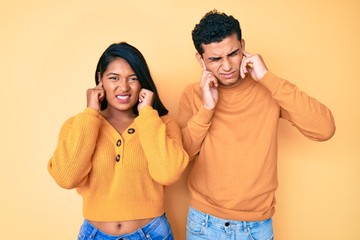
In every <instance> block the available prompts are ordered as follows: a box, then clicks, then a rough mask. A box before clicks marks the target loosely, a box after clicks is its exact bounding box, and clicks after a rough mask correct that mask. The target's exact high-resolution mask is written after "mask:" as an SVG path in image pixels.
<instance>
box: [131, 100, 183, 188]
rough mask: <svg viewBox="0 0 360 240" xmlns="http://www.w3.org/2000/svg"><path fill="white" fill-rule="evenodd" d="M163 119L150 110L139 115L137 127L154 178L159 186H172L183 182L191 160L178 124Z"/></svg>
mask: <svg viewBox="0 0 360 240" xmlns="http://www.w3.org/2000/svg"><path fill="white" fill-rule="evenodd" d="M163 119H164V120H163ZM163 119H162V118H160V117H159V116H158V113H157V111H155V110H154V109H152V108H151V107H146V108H143V109H142V110H141V111H140V112H139V116H138V117H137V118H136V119H135V123H136V126H137V127H138V129H139V139H140V143H141V146H142V148H143V151H144V153H145V157H146V159H147V162H148V166H149V172H150V175H151V176H152V178H153V179H154V180H155V181H157V182H158V183H160V184H163V185H169V184H171V183H174V182H175V181H176V180H178V179H179V178H180V175H181V173H182V172H183V170H184V169H185V168H186V166H187V164H188V161H189V158H188V155H187V153H186V152H185V150H184V149H183V146H182V140H181V132H180V128H179V127H178V125H177V123H176V122H175V121H174V120H173V119H171V118H170V117H168V116H167V117H163Z"/></svg>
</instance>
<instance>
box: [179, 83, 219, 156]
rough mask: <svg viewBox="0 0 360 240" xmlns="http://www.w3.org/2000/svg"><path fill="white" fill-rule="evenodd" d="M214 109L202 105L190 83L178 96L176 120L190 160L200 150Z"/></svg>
mask: <svg viewBox="0 0 360 240" xmlns="http://www.w3.org/2000/svg"><path fill="white" fill-rule="evenodd" d="M213 114H214V110H208V109H206V108H205V107H204V105H203V103H202V100H201V96H198V95H197V94H196V93H195V92H194V89H193V88H192V85H190V86H188V87H187V88H186V89H185V90H184V93H183V94H182V96H181V98H180V104H179V117H178V122H179V125H180V128H181V130H182V136H183V143H184V148H185V150H186V152H187V153H188V154H189V158H190V160H193V159H194V158H195V157H196V155H197V154H198V153H199V152H200V148H201V145H202V143H203V141H204V139H205V137H206V135H207V133H208V130H209V128H210V126H211V118H212V116H213Z"/></svg>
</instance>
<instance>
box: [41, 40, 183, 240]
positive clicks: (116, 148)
mask: <svg viewBox="0 0 360 240" xmlns="http://www.w3.org/2000/svg"><path fill="white" fill-rule="evenodd" d="M95 81H96V87H94V88H92V89H88V90H87V107H86V108H85V110H84V111H83V112H81V113H79V114H77V115H76V116H73V117H71V118H70V119H68V120H67V121H66V122H65V123H64V125H63V127H62V129H61V131H60V135H59V140H58V144H57V147H56V149H55V152H54V154H53V156H52V157H51V159H50V161H49V163H48V170H49V172H50V174H51V176H52V177H53V178H54V179H55V181H56V182H57V183H58V185H60V186H61V187H63V188H66V189H72V188H76V189H77V192H78V193H79V194H80V195H81V196H82V199H83V215H84V218H85V219H84V223H83V225H82V226H81V229H80V233H79V237H78V239H92V240H93V239H95V240H96V239H105V240H115V239H117V240H119V239H128V240H131V239H161V240H163V239H173V235H172V231H171V227H170V225H169V223H168V221H167V219H166V217H165V214H164V192H163V191H164V185H169V184H171V183H173V182H175V181H176V180H177V179H178V178H179V177H180V175H181V173H182V171H183V170H184V169H185V167H186V166H187V164H188V155H187V154H186V152H185V151H184V150H183V147H182V140H181V132H180V129H179V127H178V125H177V123H176V122H175V120H174V119H172V118H171V117H170V116H168V115H167V113H168V110H167V109H166V108H165V107H164V105H163V104H162V102H161V101H160V98H159V95H158V92H157V90H156V87H155V84H154V82H153V79H152V77H151V75H150V71H149V68H148V66H147V63H146V61H145V59H144V57H143V55H142V54H141V52H140V51H139V50H138V49H136V48H135V47H133V46H131V45H129V44H127V43H125V42H121V43H117V44H112V45H110V46H109V47H108V48H107V49H106V50H105V52H104V53H103V54H102V56H101V57H100V60H99V62H98V65H97V68H96V73H95Z"/></svg>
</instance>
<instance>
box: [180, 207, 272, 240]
mask: <svg viewBox="0 0 360 240" xmlns="http://www.w3.org/2000/svg"><path fill="white" fill-rule="evenodd" d="M186 239H187V240H199V239H210V240H213V239H214V240H215V239H216V240H222V239H232V240H273V239H274V233H273V227H272V219H271V218H270V219H267V220H264V221H258V222H245V221H234V220H226V219H222V218H217V217H214V216H211V215H209V214H206V213H202V212H200V211H197V210H196V209H194V208H192V207H190V209H189V213H188V220H187V224H186Z"/></svg>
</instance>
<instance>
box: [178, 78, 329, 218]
mask: <svg viewBox="0 0 360 240" xmlns="http://www.w3.org/2000/svg"><path fill="white" fill-rule="evenodd" d="M218 92H219V100H218V103H217V105H216V107H215V109H214V110H211V111H210V110H207V109H205V108H204V107H203V102H202V90H201V89H200V87H199V84H198V83H194V84H191V85H189V86H188V87H187V88H186V89H185V90H184V93H183V95H182V97H181V100H180V108H179V119H178V121H179V124H180V127H181V128H182V133H183V141H184V148H185V149H186V151H187V152H188V154H189V157H190V160H192V159H195V160H194V165H193V169H192V172H191V173H190V176H189V191H190V194H191V205H192V206H193V207H194V208H195V209H197V210H200V211H202V212H206V213H209V214H211V215H213V216H216V217H220V218H225V219H234V220H240V221H260V220H265V219H268V218H270V217H271V216H273V214H274V211H275V202H276V199H275V190H276V189H277V186H278V179H277V132H278V122H279V118H284V119H286V120H288V121H290V122H291V124H292V125H294V126H295V127H296V128H297V129H298V130H299V131H300V132H301V133H303V134H304V135H305V136H306V137H308V138H310V139H312V140H317V141H323V140H327V139H329V138H330V137H332V135H333V134H334V131H335V124H334V120H333V117H332V114H331V112H330V110H329V109H328V108H327V107H326V106H324V105H323V104H321V103H320V102H318V101H317V100H315V99H314V98H312V97H309V96H308V95H307V94H305V93H304V92H301V91H300V90H299V89H298V88H297V87H296V86H295V85H293V84H291V83H290V82H288V81H286V80H284V79H281V78H279V77H277V76H275V75H274V74H273V73H271V72H268V73H267V74H266V75H265V76H264V78H263V79H262V80H261V81H259V82H256V81H254V80H253V79H252V78H251V76H248V77H247V79H245V80H244V82H243V83H242V84H240V85H238V86H236V87H233V88H222V87H219V88H218Z"/></svg>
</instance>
